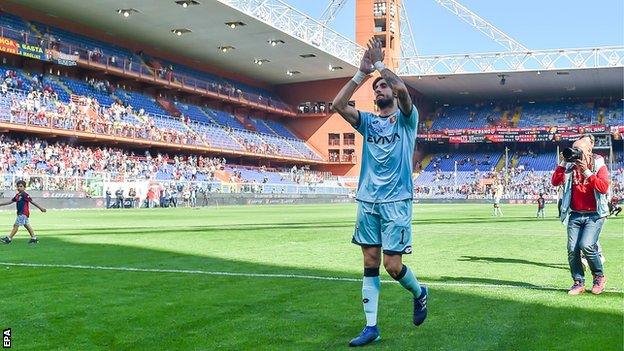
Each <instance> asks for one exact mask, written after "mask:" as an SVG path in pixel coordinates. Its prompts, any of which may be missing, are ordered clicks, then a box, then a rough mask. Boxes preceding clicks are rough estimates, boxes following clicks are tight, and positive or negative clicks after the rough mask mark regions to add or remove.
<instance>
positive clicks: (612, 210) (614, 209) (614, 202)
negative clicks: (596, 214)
mask: <svg viewBox="0 0 624 351" xmlns="http://www.w3.org/2000/svg"><path fill="white" fill-rule="evenodd" d="M619 203H620V199H618V198H617V197H616V196H614V197H612V198H611V201H609V216H616V217H617V215H619V214H620V212H622V207H620V205H619Z"/></svg>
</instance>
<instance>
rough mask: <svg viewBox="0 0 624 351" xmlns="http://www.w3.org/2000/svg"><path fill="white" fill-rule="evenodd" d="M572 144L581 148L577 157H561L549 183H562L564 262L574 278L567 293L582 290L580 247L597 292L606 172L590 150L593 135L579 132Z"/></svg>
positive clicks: (601, 278)
mask: <svg viewBox="0 0 624 351" xmlns="http://www.w3.org/2000/svg"><path fill="white" fill-rule="evenodd" d="M572 147H573V148H576V149H579V150H580V151H581V152H582V154H581V157H580V158H579V159H576V160H574V162H566V160H563V161H562V162H561V163H560V164H559V166H557V169H555V172H554V173H553V176H552V185H554V186H560V185H563V200H562V203H561V220H562V221H563V223H564V224H567V232H568V263H569V265H570V272H571V274H572V279H573V280H574V285H572V288H570V290H569V291H568V294H570V295H578V294H581V293H583V292H585V279H584V270H583V265H582V263H581V251H582V253H583V254H584V256H585V257H586V259H587V262H588V265H589V268H590V270H591V272H592V275H593V277H594V280H593V286H592V290H591V291H592V293H593V294H600V293H602V291H603V290H604V288H605V284H606V278H605V276H604V272H603V266H602V262H601V260H600V255H599V248H598V238H599V236H600V231H601V230H602V226H603V224H604V222H605V219H606V217H607V215H608V214H609V211H608V206H607V195H606V194H607V192H608V191H609V172H608V170H607V167H606V165H605V161H604V159H603V158H602V157H601V156H599V155H595V154H593V152H592V150H593V147H594V138H593V136H591V135H583V136H582V137H581V138H579V139H578V140H577V141H575V142H574V144H573V145H572ZM568 161H571V160H568Z"/></svg>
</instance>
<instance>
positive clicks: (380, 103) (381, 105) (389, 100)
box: [375, 97, 394, 109]
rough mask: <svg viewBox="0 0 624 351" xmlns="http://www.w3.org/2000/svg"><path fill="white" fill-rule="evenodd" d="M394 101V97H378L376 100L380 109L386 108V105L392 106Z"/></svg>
mask: <svg viewBox="0 0 624 351" xmlns="http://www.w3.org/2000/svg"><path fill="white" fill-rule="evenodd" d="M393 102H394V97H391V98H383V99H377V100H375V104H376V105H377V107H379V108H380V109H384V108H386V107H390V106H392V103H393Z"/></svg>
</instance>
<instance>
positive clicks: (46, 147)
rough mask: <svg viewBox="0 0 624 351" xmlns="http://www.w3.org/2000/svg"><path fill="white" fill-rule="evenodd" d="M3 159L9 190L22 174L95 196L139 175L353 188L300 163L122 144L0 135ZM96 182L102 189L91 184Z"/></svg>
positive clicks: (262, 187)
mask: <svg viewBox="0 0 624 351" xmlns="http://www.w3.org/2000/svg"><path fill="white" fill-rule="evenodd" d="M0 164H1V166H0V174H1V175H2V178H1V179H3V182H2V186H3V189H11V188H12V187H13V186H14V183H15V179H16V178H17V179H21V178H24V179H26V180H27V181H28V183H29V184H28V187H29V188H30V189H32V190H72V191H88V192H90V193H91V192H93V195H95V196H97V195H102V190H103V189H102V188H101V181H102V180H141V179H143V180H158V181H165V182H166V181H183V182H184V181H186V182H189V181H190V182H196V183H197V185H198V186H207V184H204V183H209V184H210V189H214V191H219V192H240V191H244V192H258V193H286V194H292V193H316V194H318V193H329V194H346V193H348V192H349V191H350V189H349V188H346V187H341V186H340V185H339V184H338V183H335V182H334V183H331V184H325V185H323V184H322V183H323V182H324V181H325V177H324V175H323V174H321V173H318V172H310V171H306V170H304V169H297V168H296V167H294V168H293V169H270V168H267V167H249V166H242V165H229V164H227V161H226V160H225V159H224V158H218V157H203V156H193V155H174V156H170V155H167V154H161V153H157V154H156V155H152V154H150V153H149V152H147V151H146V152H145V153H144V154H142V155H139V154H135V153H134V152H129V151H126V150H123V149H119V148H111V147H91V146H78V145H72V144H68V143H65V142H50V141H46V140H43V139H38V138H33V137H27V138H18V137H10V136H8V135H0ZM217 173H221V177H218V176H217ZM224 180H225V181H224ZM98 184H100V185H99V188H92V186H98ZM232 185H233V186H232ZM248 185H251V187H249V186H248Z"/></svg>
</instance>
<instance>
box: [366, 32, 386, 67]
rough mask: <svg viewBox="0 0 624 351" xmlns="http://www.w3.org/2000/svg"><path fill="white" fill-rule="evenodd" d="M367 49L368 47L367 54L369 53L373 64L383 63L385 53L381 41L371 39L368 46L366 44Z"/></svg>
mask: <svg viewBox="0 0 624 351" xmlns="http://www.w3.org/2000/svg"><path fill="white" fill-rule="evenodd" d="M366 47H368V50H366V52H367V53H368V56H369V58H370V60H371V62H372V63H375V62H377V61H381V62H383V60H384V57H385V53H384V51H383V49H382V45H381V41H380V40H378V39H375V38H370V40H369V41H368V44H366Z"/></svg>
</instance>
